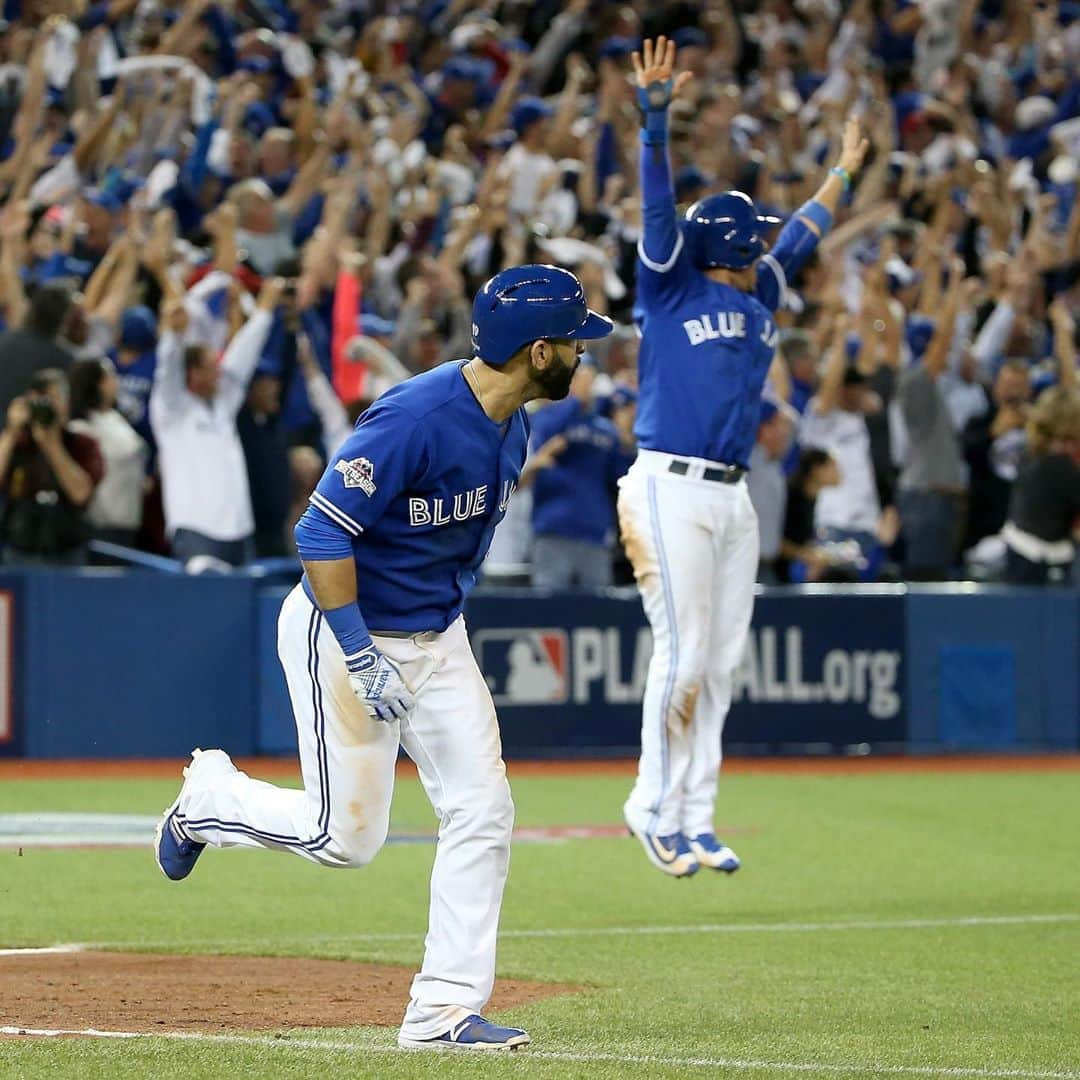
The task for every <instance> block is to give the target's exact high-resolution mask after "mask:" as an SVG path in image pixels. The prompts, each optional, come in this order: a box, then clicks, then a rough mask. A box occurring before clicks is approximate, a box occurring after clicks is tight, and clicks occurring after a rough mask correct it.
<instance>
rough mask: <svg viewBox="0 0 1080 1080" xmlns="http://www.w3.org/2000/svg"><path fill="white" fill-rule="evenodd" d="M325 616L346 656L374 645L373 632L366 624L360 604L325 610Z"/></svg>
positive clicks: (353, 654)
mask: <svg viewBox="0 0 1080 1080" xmlns="http://www.w3.org/2000/svg"><path fill="white" fill-rule="evenodd" d="M323 616H324V617H325V619H326V625H327V626H329V627H330V629H331V630H332V631H333V633H334V637H336V638H337V642H338V644H339V645H340V646H341V651H342V652H343V653H344V654H345V655H346V657H353V656H356V654H357V653H361V652H363V651H364V650H365V649H369V648H371V647H372V640H371V634H369V633H368V628H367V626H366V625H365V624H364V616H363V615H361V614H360V607H359V605H357V604H343V605H342V606H341V607H338V608H334V609H333V610H332V611H324V612H323Z"/></svg>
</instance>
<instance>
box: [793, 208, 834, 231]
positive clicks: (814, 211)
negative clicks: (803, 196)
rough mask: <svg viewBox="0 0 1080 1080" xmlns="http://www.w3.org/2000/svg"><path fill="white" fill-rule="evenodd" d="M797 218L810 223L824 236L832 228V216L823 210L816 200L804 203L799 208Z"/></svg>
mask: <svg viewBox="0 0 1080 1080" xmlns="http://www.w3.org/2000/svg"><path fill="white" fill-rule="evenodd" d="M799 217H804V218H806V220H807V221H812V222H813V223H814V225H816V226H817V230H818V232H819V233H821V235H822V236H824V235H825V234H826V233H827V232H828V231H829V229H830V228H831V227H832V214H830V213H829V211H828V210H826V209H825V207H824V206H822V205H821V203H819V202H818V201H817V199H811V200H810V201H809V202H805V203H803V204H802V206H800V207H799Z"/></svg>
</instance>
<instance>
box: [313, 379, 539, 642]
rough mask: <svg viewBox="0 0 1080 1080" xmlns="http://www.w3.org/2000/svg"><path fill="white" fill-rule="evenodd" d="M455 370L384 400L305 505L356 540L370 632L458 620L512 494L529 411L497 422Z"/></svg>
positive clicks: (438, 626)
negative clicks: (319, 512) (485, 410)
mask: <svg viewBox="0 0 1080 1080" xmlns="http://www.w3.org/2000/svg"><path fill="white" fill-rule="evenodd" d="M462 367H463V362H462V363H449V364H443V365H441V366H440V367H437V368H434V369H433V370H432V371H428V372H425V373H424V374H423V375H417V376H416V377H415V378H412V379H408V380H407V381H406V382H403V383H401V384H399V385H398V386H395V387H394V388H393V389H392V390H388V391H387V392H386V393H385V394H383V395H382V397H380V398H379V400H378V401H376V402H375V404H374V405H372V406H371V408H370V409H368V410H367V412H365V413H364V415H363V416H362V417H360V420H359V421H358V423H357V425H356V429H355V430H354V431H353V433H352V435H351V436H349V438H348V439H347V440H346V441H345V443H344V445H343V446H342V447H341V449H340V450H339V451H338V453H337V456H336V457H335V458H334V459H333V460H332V461H331V462H330V465H329V467H328V468H327V470H326V472H325V473H324V474H323V477H322V479H321V480H320V481H319V486H318V487H317V488H316V489H315V492H314V494H313V495H312V496H311V506H312V508H314V509H315V510H317V511H321V513H322V514H324V515H325V516H326V518H327V519H329V520H330V521H331V522H333V523H334V524H335V525H336V526H337V527H339V528H340V529H342V530H343V531H344V532H345V533H347V534H348V535H349V536H350V537H352V549H353V555H354V558H355V559H356V582H357V592H358V595H359V604H360V613H361V614H362V615H363V617H364V621H365V622H366V623H367V625H368V627H370V629H371V631H372V632H373V633H378V632H379V631H387V630H389V631H412V632H419V631H424V630H438V631H442V630H445V629H446V628H447V627H448V626H449V625H450V624H451V623H452V622H453V621H454V620H455V619H456V618H457V617H458V615H460V614H461V609H462V607H463V606H464V603H465V598H466V597H467V596H468V595H469V592H470V591H471V589H472V587H473V586H474V585H475V584H476V578H477V573H478V571H479V568H480V564H481V563H482V562H483V561H484V556H485V555H486V554H487V551H488V548H489V547H490V546H491V537H492V534H493V533H494V531H495V526H496V525H498V523H499V522H500V521H501V520H502V519H503V516H504V515H505V513H506V508H507V505H508V503H509V501H510V496H511V495H512V494H513V492H514V490H515V488H516V487H517V482H518V477H519V476H520V475H521V468H522V465H524V463H525V453H526V448H527V446H528V441H529V421H528V418H527V416H526V414H525V410H524V409H518V410H517V412H515V413H514V415H513V416H512V417H511V418H510V419H509V420H508V421H507V422H506V423H505V424H496V423H495V422H494V421H492V420H491V419H490V418H489V417H488V416H487V414H486V413H485V412H484V410H483V409H482V408H481V407H480V403H479V402H478V401H477V400H476V397H475V396H474V394H473V392H472V390H471V389H470V388H469V384H468V383H467V382H466V381H465V376H464V373H463V371H462Z"/></svg>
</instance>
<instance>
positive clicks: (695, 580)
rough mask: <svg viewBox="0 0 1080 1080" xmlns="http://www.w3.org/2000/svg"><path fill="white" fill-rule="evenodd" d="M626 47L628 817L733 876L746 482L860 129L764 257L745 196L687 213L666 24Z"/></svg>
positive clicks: (685, 871) (760, 222) (634, 828)
mask: <svg viewBox="0 0 1080 1080" xmlns="http://www.w3.org/2000/svg"><path fill="white" fill-rule="evenodd" d="M633 60H634V71H635V73H636V76H637V84H638V103H639V106H640V108H641V116H642V130H641V144H642V145H641V198H642V216H643V236H642V239H641V242H640V243H639V245H638V262H637V309H636V317H637V320H638V325H639V329H640V331H641V350H640V357H639V382H640V388H639V397H638V414H637V423H636V425H635V433H636V435H637V441H638V447H639V452H638V456H637V459H636V461H635V462H634V464H633V466H632V467H631V468H630V471H629V472H628V473H627V475H626V476H625V477H624V478H623V480H622V481H621V483H620V490H619V521H620V527H621V529H622V533H623V542H624V544H625V546H626V551H627V555H628V557H629V558H630V561H631V563H632V564H633V567H634V574H635V577H636V578H637V582H638V587H639V589H640V590H641V595H642V600H643V603H644V606H645V612H646V615H647V616H648V619H649V622H650V623H651V625H652V630H653V638H654V647H653V656H652V661H651V663H650V665H649V672H648V678H647V680H646V684H645V696H644V702H643V718H642V728H641V760H640V763H639V766H638V776H637V782H636V783H635V785H634V789H633V791H632V792H631V794H630V797H629V799H627V801H626V804H625V806H624V814H625V817H626V823H627V825H628V826H629V828H630V830H631V832H632V833H633V834H634V835H635V836H637V838H638V839H639V840H640V841H641V844H642V846H643V847H644V849H645V854H646V855H647V856H648V857H649V860H650V861H651V862H652V863H653V864H654V865H655V866H656V867H658V868H659V869H660V870H663V871H664V873H666V874H671V875H673V876H675V877H686V876H688V875H690V874H693V873H695V872H696V871H697V870H698V869H699V868H700V867H701V866H708V867H712V868H713V869H715V870H722V871H726V872H728V873H731V872H732V871H735V870H737V869H738V868H739V859H738V857H737V856H736V855H735V853H734V852H733V851H732V850H731V848H729V847H728V846H727V845H726V844H724V843H723V842H722V841H720V840H718V839H717V837H716V835H715V833H714V831H713V830H714V826H713V812H714V808H715V802H716V790H717V779H718V774H719V770H720V758H721V749H720V740H721V735H722V732H723V727H724V719H725V717H726V715H727V711H728V707H729V705H730V704H731V687H732V674H733V672H734V670H735V668H736V667H737V665H738V663H739V660H740V659H741V656H742V652H743V649H744V647H745V642H746V635H747V631H748V629H749V626H750V615H751V611H752V608H753V602H754V591H753V590H754V577H755V573H756V569H757V561H758V531H757V518H756V516H755V514H754V509H753V506H752V505H751V503H750V496H749V494H748V493H747V489H746V485H745V484H744V483H743V482H742V480H743V477H744V475H745V474H746V470H747V464H748V461H749V457H750V451H751V449H752V447H753V445H754V432H755V428H756V425H757V418H758V410H759V406H760V399H761V391H762V387H763V385H764V383H765V377H766V374H767V373H768V369H769V364H770V362H771V361H772V357H773V352H774V349H775V346H776V342H777V331H776V326H775V324H774V322H773V319H772V314H771V313H772V312H774V311H775V310H776V309H777V307H778V306H779V304H780V302H781V299H782V298H783V295H784V291H785V289H786V286H787V281H788V280H789V279H790V278H791V276H792V275H793V274H794V273H795V272H796V271H797V270H798V269H799V267H800V266H801V265H802V264H803V262H804V261H805V260H806V259H807V257H808V256H809V255H810V253H811V252H812V251H813V250H814V248H815V247H816V246H817V244H818V242H819V240H820V239H821V237H822V236H823V235H824V234H825V232H826V231H827V230H828V229H829V227H830V225H831V224H832V218H833V213H834V211H835V210H836V206H837V203H838V202H839V200H840V197H841V195H842V193H843V192H844V191H846V190H847V189H848V188H849V187H850V184H851V179H852V176H853V175H854V174H855V173H856V172H857V171H858V169H859V168H860V166H861V165H862V161H863V158H864V157H865V155H866V150H867V142H866V140H865V139H864V138H863V137H862V133H861V131H860V128H859V125H858V123H857V122H855V121H853V120H852V121H849V122H848V124H847V126H846V127H845V129H844V135H843V146H842V149H841V152H840V157H839V160H838V162H837V164H836V166H835V167H834V168H833V169H832V170H831V171H830V172H829V175H828V177H827V178H826V180H825V182H824V183H823V184H822V185H821V187H820V189H819V190H818V192H817V194H816V195H815V196H814V198H813V199H811V200H810V201H809V202H807V203H806V204H805V205H804V206H802V207H801V208H800V209H799V210H798V212H797V213H796V214H795V215H794V216H793V217H792V218H791V220H790V221H789V222H788V223H787V225H786V226H785V227H784V228H783V230H782V231H781V232H780V235H779V237H778V238H777V240H776V243H775V245H774V246H773V248H772V250H771V251H769V252H768V253H766V244H765V241H764V239H763V237H762V230H763V228H764V227H766V226H769V225H773V224H777V223H778V219H776V218H770V217H762V216H761V215H759V214H758V212H757V209H756V208H755V206H754V204H753V202H752V201H751V199H750V198H749V197H748V196H747V195H745V194H744V193H743V192H740V191H728V192H725V193H724V194H722V195H710V196H708V197H707V198H704V199H702V200H701V201H700V202H697V203H695V204H694V205H693V206H691V207H690V208H689V209H688V210H687V211H686V214H685V217H684V219H683V220H682V221H679V220H677V217H676V210H675V197H674V194H673V190H672V182H671V165H670V162H669V160H668V153H667V110H668V106H669V105H670V104H671V101H672V99H673V98H674V97H675V96H676V95H677V94H678V93H679V91H680V89H681V88H682V87H683V86H684V85H685V83H686V81H687V80H688V79H689V78H690V75H689V73H688V72H682V73H680V74H679V75H677V76H676V75H675V46H674V43H673V42H670V41H667V40H666V39H665V38H663V37H661V38H658V39H657V41H656V42H655V43H654V42H652V41H645V42H644V43H643V46H642V51H641V53H640V54H638V53H634V57H633Z"/></svg>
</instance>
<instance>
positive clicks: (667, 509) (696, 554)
mask: <svg viewBox="0 0 1080 1080" xmlns="http://www.w3.org/2000/svg"><path fill="white" fill-rule="evenodd" d="M674 460H679V461H688V462H689V463H690V469H689V471H688V473H687V474H686V475H685V476H679V475H676V474H675V473H672V472H669V471H668V466H669V465H670V463H671V462H672V461H674ZM717 464H718V463H716V462H712V461H705V460H703V459H700V458H682V457H680V458H676V457H675V456H673V455H671V454H662V453H658V452H656V451H651V450H642V451H640V452H639V453H638V457H637V459H636V461H635V462H634V464H633V465H632V466H631V468H630V471H629V472H628V473H627V474H626V476H624V477H623V479H622V480H621V481H620V483H619V504H618V505H619V526H620V528H621V530H622V538H623V544H624V546H625V548H626V554H627V557H628V558H629V559H630V562H631V565H632V566H633V568H634V576H635V577H636V579H637V583H638V588H639V589H640V591H641V597H642V602H643V603H644V606H645V614H646V616H647V618H648V620H649V623H650V625H651V626H652V632H653V654H652V659H651V660H650V662H649V672H648V676H647V678H646V680H645V697H644V701H643V703H642V724H641V759H640V761H639V763H638V776H637V781H636V783H635V784H634V789H633V791H632V792H631V794H630V798H629V799H628V800H627V802H626V805H625V807H624V812H625V815H626V820H627V822H628V823H629V824H630V825H632V826H633V827H634V828H635V829H638V830H641V831H645V832H649V833H653V834H655V835H658V836H668V835H670V834H671V833H674V832H679V831H682V832H684V833H685V834H686V835H687V836H696V835H698V834H700V833H703V832H711V831H712V830H713V827H714V826H713V815H714V812H715V808H716V792H717V784H718V779H719V773H720V763H721V756H722V755H721V738H722V736H723V731H724V720H725V719H726V717H727V713H728V709H729V707H730V705H731V688H732V675H733V673H734V671H735V668H736V667H738V664H739V661H740V660H741V659H742V654H743V651H744V649H745V648H746V636H747V633H748V631H749V628H750V616H751V614H752V612H753V607H754V580H755V577H756V575H757V563H758V527H757V515H756V514H755V513H754V507H753V505H752V504H751V502H750V494H749V492H748V490H747V487H746V484H745V482H742V481H740V482H739V483H736V484H722V483H718V482H716V481H713V480H706V479H704V477H703V476H702V472H703V470H704V469H705V468H706V467H708V466H713V467H715V466H717Z"/></svg>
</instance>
